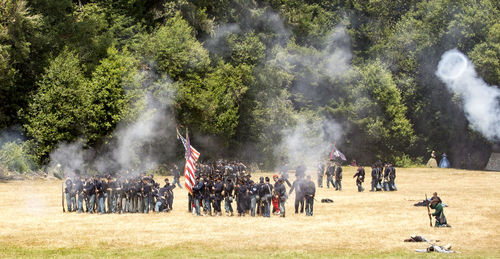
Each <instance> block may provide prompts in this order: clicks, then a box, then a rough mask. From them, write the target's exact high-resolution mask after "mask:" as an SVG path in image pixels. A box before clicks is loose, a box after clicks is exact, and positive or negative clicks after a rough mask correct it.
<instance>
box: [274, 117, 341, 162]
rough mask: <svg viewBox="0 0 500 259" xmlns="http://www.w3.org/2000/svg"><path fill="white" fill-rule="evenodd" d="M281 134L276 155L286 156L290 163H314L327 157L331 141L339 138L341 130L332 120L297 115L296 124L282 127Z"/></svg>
mask: <svg viewBox="0 0 500 259" xmlns="http://www.w3.org/2000/svg"><path fill="white" fill-rule="evenodd" d="M281 134H282V136H283V137H282V141H281V142H280V144H279V145H277V146H276V149H275V155H276V156H277V157H286V158H287V160H288V161H290V162H291V163H301V162H304V163H305V164H307V165H315V164H316V163H317V162H318V161H325V160H327V159H328V154H329V152H330V151H331V148H332V144H333V142H335V141H337V140H338V139H340V137H341V136H342V134H343V131H342V127H341V126H340V124H338V123H337V122H336V121H334V120H321V119H319V118H317V117H316V118H306V117H305V116H299V117H298V118H297V123H296V125H295V126H293V127H290V128H286V129H283V130H282V132H281Z"/></svg>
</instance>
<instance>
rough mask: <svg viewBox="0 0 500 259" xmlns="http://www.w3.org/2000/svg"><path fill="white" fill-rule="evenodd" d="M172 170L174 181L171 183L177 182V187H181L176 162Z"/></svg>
mask: <svg viewBox="0 0 500 259" xmlns="http://www.w3.org/2000/svg"><path fill="white" fill-rule="evenodd" d="M172 170H173V174H174V182H173V183H172V185H175V184H177V185H178V186H179V188H181V189H182V185H181V181H180V180H179V179H180V178H181V173H180V172H179V168H178V167H177V164H174V169H172Z"/></svg>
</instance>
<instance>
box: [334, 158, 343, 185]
mask: <svg viewBox="0 0 500 259" xmlns="http://www.w3.org/2000/svg"><path fill="white" fill-rule="evenodd" d="M336 164H337V169H335V190H336V191H342V166H340V163H339V162H337V163H336Z"/></svg>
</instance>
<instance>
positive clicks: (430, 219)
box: [425, 193, 432, 227]
mask: <svg viewBox="0 0 500 259" xmlns="http://www.w3.org/2000/svg"><path fill="white" fill-rule="evenodd" d="M425 200H426V201H427V214H429V224H430V226H431V227H432V217H431V209H429V203H430V202H429V201H428V200H427V193H426V194H425Z"/></svg>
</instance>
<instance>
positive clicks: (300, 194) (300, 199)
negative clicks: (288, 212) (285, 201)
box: [288, 175, 305, 214]
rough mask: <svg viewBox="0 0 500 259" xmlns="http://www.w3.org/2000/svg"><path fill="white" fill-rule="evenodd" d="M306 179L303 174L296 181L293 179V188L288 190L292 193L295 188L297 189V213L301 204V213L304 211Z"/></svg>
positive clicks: (289, 193)
mask: <svg viewBox="0 0 500 259" xmlns="http://www.w3.org/2000/svg"><path fill="white" fill-rule="evenodd" d="M304 182H305V181H304V179H303V177H302V176H301V175H299V176H298V178H297V179H295V181H293V184H292V188H290V191H289V192H288V195H291V194H292V192H293V190H295V204H294V205H295V214H298V213H299V205H300V213H304V189H303V188H304Z"/></svg>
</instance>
